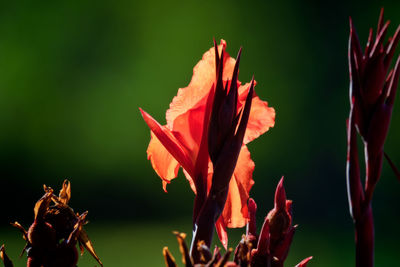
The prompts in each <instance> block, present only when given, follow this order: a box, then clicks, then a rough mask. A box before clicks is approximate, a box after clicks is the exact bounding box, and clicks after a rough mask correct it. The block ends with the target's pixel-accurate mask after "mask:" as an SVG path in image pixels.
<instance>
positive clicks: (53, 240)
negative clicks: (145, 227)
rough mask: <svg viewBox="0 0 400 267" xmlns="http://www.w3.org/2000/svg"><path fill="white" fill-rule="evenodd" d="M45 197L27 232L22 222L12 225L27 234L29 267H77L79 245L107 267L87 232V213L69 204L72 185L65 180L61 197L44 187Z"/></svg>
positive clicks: (35, 208)
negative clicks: (75, 210)
mask: <svg viewBox="0 0 400 267" xmlns="http://www.w3.org/2000/svg"><path fill="white" fill-rule="evenodd" d="M43 188H44V191H45V194H44V195H43V197H41V198H40V199H39V200H38V201H37V202H36V204H35V207H34V214H35V217H34V218H35V219H34V222H33V223H32V225H31V226H30V227H29V229H28V231H26V230H25V229H24V228H23V227H22V225H21V224H19V223H18V222H15V223H12V225H13V226H14V227H16V228H18V229H19V230H20V231H21V232H22V233H23V238H24V239H25V240H26V242H27V244H26V246H25V248H24V250H23V251H22V253H23V252H24V251H26V252H27V255H28V263H27V266H28V267H33V266H43V267H56V266H57V267H76V264H77V262H78V250H77V247H76V245H77V244H79V247H80V251H81V255H82V254H83V252H84V248H86V250H87V251H89V253H90V254H91V255H92V256H93V257H94V258H95V259H96V261H97V262H98V263H99V264H100V265H101V266H103V264H102V262H101V261H100V259H99V257H98V256H97V254H96V252H95V251H94V248H93V245H92V242H91V241H90V239H89V237H88V235H87V234H86V232H85V230H84V229H83V225H85V224H86V223H87V221H86V216H87V213H88V212H87V211H86V212H84V213H83V214H81V215H79V214H78V213H75V212H74V210H73V209H72V208H71V207H70V206H69V205H68V203H69V200H70V199H71V184H70V182H69V181H68V180H65V181H64V183H63V186H62V188H61V190H60V193H59V195H58V196H56V195H55V194H54V193H53V189H52V188H50V187H47V186H46V185H44V186H43Z"/></svg>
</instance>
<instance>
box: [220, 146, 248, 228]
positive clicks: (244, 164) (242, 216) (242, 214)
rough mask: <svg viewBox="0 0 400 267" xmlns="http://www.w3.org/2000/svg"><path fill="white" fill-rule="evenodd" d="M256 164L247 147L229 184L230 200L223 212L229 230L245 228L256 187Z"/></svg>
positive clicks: (244, 147)
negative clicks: (253, 189) (250, 196)
mask: <svg viewBox="0 0 400 267" xmlns="http://www.w3.org/2000/svg"><path fill="white" fill-rule="evenodd" d="M254 167H255V164H254V162H253V161H252V160H251V158H250V152H249V150H248V149H247V147H246V146H245V145H243V146H242V149H241V151H240V154H239V158H238V161H237V164H236V168H235V171H234V173H233V177H232V179H231V181H230V183H229V191H228V198H227V200H226V203H225V208H224V210H223V212H222V217H223V219H224V223H225V225H227V227H229V228H237V227H243V226H245V225H246V223H247V219H248V209H247V200H248V199H249V192H250V189H251V187H252V186H253V185H254V180H253V178H252V175H253V171H254Z"/></svg>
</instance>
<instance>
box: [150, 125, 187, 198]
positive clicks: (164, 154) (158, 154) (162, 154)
mask: <svg viewBox="0 0 400 267" xmlns="http://www.w3.org/2000/svg"><path fill="white" fill-rule="evenodd" d="M147 159H148V160H150V162H151V165H152V166H153V169H154V170H155V171H156V173H157V174H158V176H160V178H161V179H162V180H163V187H164V191H167V190H166V185H167V183H170V181H171V180H172V179H174V178H175V177H176V176H177V175H178V170H179V166H180V165H179V163H178V161H177V160H176V159H175V158H174V157H173V156H172V155H171V153H169V152H168V150H167V149H166V148H165V147H164V146H163V145H162V144H161V142H160V141H159V140H158V139H157V137H156V136H155V135H154V133H151V140H150V143H149V147H148V148H147Z"/></svg>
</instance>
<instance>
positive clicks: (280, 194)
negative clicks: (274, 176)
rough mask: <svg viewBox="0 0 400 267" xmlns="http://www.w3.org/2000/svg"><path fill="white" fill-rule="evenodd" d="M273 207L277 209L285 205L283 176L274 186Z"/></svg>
mask: <svg viewBox="0 0 400 267" xmlns="http://www.w3.org/2000/svg"><path fill="white" fill-rule="evenodd" d="M275 207H276V208H278V209H284V208H285V207H286V192H285V187H284V186H283V176H282V178H281V180H280V181H279V183H278V186H277V187H276V191H275Z"/></svg>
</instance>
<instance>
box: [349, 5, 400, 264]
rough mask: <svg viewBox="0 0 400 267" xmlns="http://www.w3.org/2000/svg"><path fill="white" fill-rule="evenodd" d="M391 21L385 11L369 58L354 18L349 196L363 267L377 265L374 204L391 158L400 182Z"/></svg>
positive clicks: (399, 34)
mask: <svg viewBox="0 0 400 267" xmlns="http://www.w3.org/2000/svg"><path fill="white" fill-rule="evenodd" d="M388 26H389V21H388V22H386V23H385V24H384V19H383V9H382V10H381V13H380V17H379V21H378V28H377V32H376V37H375V40H373V31H372V29H370V33H369V37H368V42H367V45H366V48H365V52H364V53H363V52H362V50H361V46H360V42H359V40H358V37H357V33H356V31H355V28H354V26H353V24H352V21H351V19H350V37H349V52H348V59H349V72H350V115H349V119H348V129H347V130H348V131H347V191H348V198H349V206H350V213H351V216H352V217H353V220H354V223H355V228H356V263H357V266H373V257H374V256H373V254H374V253H373V247H374V245H373V241H374V227H373V214H372V207H371V200H372V196H373V192H374V189H375V187H376V184H377V182H378V181H379V179H380V176H381V170H382V161H383V157H384V156H385V157H386V158H387V159H388V161H389V164H390V165H391V166H392V168H393V170H394V171H395V173H396V174H397V176H398V177H399V178H400V175H399V172H398V171H397V169H396V168H395V166H394V164H393V163H392V161H391V160H390V159H389V157H388V156H387V155H386V154H385V153H384V150H383V147H384V143H385V140H386V136H387V133H388V130H389V125H390V119H391V116H392V109H393V105H394V100H395V96H396V90H397V84H398V80H399V75H400V57H399V58H398V59H397V61H396V64H395V66H394V68H393V69H392V70H390V71H389V69H390V65H391V61H392V58H393V55H394V51H395V48H396V46H397V44H398V41H399V39H400V26H399V27H398V28H397V30H396V32H395V34H394V36H393V37H390V38H389V40H388V42H387V43H386V44H384V40H385V36H386V32H387V29H388ZM357 132H358V134H359V135H360V136H361V138H362V141H363V145H364V151H365V152H364V156H365V166H366V169H365V174H366V177H365V187H364V188H363V185H362V181H361V177H360V166H359V161H358V145H357Z"/></svg>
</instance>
